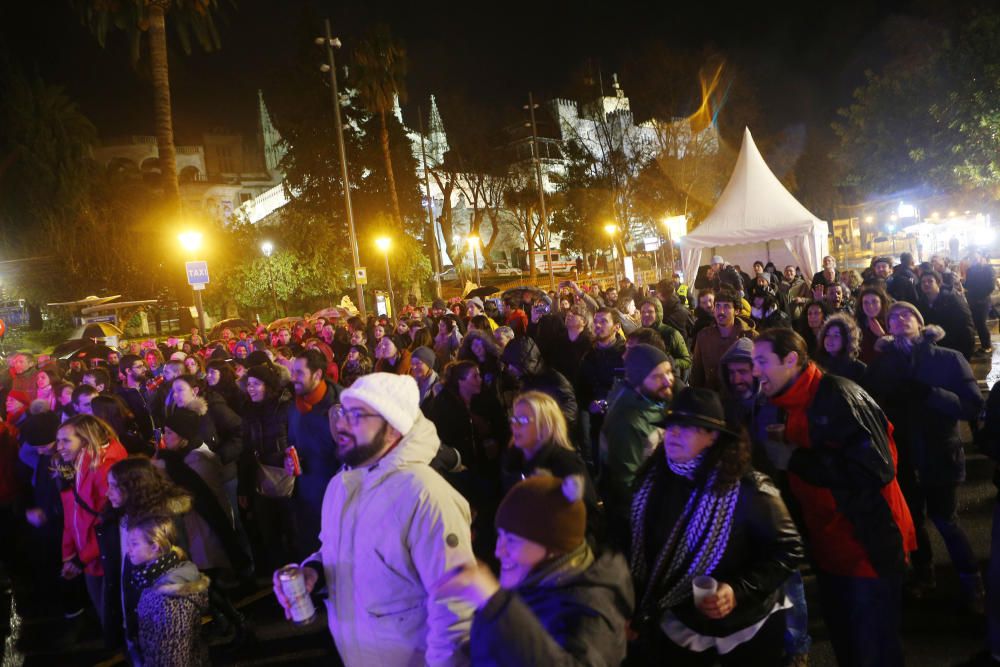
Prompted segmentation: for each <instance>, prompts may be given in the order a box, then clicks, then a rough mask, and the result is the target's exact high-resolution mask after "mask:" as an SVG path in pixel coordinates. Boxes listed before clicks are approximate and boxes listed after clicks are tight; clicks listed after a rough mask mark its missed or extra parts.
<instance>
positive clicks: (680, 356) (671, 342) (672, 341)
mask: <svg viewBox="0 0 1000 667" xmlns="http://www.w3.org/2000/svg"><path fill="white" fill-rule="evenodd" d="M647 303H651V304H653V307H654V308H656V319H655V320H653V324H652V326H650V327H649V328H650V329H655V330H656V332H657V333H658V334H660V338H662V339H663V346H664V347H665V348H666V350H667V354H669V355H670V358H671V359H673V360H674V371H675V372H676V371H678V370H682V371H683V370H687V369H688V368H691V352H690V351H689V350H688V347H687V343H686V342H684V334H683V333H681V332H680V331H679V330H678V329H677V328H676V327H673V326H671V325H669V324H667V323H666V322H664V321H663V304H662V303H660V300H659V299H657V298H649V299H644V300H643V302H642V303H641V304H639V307H640V308H641V307H642V306H644V305H646V304H647Z"/></svg>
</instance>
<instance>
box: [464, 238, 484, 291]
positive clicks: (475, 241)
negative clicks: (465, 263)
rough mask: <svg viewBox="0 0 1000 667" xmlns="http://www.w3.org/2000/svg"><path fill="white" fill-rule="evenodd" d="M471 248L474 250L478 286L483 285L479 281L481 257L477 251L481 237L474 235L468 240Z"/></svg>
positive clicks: (473, 259) (473, 263) (473, 260)
mask: <svg viewBox="0 0 1000 667" xmlns="http://www.w3.org/2000/svg"><path fill="white" fill-rule="evenodd" d="M468 241H469V247H470V248H472V265H473V266H474V267H476V284H477V285H482V284H483V283H482V281H480V279H479V255H478V253H477V250H478V249H479V237H478V236H476V235H475V234H473V235H472V236H470V237H469V238H468Z"/></svg>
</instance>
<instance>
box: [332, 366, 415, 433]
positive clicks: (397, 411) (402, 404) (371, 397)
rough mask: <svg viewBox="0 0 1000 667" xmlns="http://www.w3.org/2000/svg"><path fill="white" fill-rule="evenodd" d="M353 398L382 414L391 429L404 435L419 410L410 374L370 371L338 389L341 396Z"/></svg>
mask: <svg viewBox="0 0 1000 667" xmlns="http://www.w3.org/2000/svg"><path fill="white" fill-rule="evenodd" d="M345 398H353V399H354V400H357V401H361V402H363V403H364V404H366V405H368V406H369V407H371V409H372V410H374V411H375V412H377V413H379V414H380V415H382V418H383V419H385V420H386V421H387V422H389V425H390V426H392V427H393V428H394V429H396V430H397V431H399V432H400V433H402V434H403V435H406V434H407V433H409V432H410V429H411V428H413V422H415V421H416V420H417V415H418V414H420V390H419V389H417V381H416V380H414V379H413V378H412V377H410V376H409V375H396V374H394V373H370V374H368V375H362V376H361V377H359V378H358V379H357V380H355V381H354V384H352V385H351V386H350V387H348V388H347V389H345V390H344V391H342V392H340V399H341V400H343V399H345Z"/></svg>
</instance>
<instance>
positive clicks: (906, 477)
mask: <svg viewBox="0 0 1000 667" xmlns="http://www.w3.org/2000/svg"><path fill="white" fill-rule="evenodd" d="M899 483H900V486H901V489H902V491H903V497H904V498H905V499H906V504H907V505H908V506H909V508H910V515H911V516H912V517H913V527H914V528H915V529H916V531H917V550H916V551H915V552H913V554H912V555H911V558H912V562H913V569H914V570H916V572H917V573H918V574H927V573H928V571H929V570H930V569H931V568H933V567H934V554H933V553H932V551H931V537H930V534H929V533H928V532H927V519H928V517H930V520H931V521H932V522H934V527H935V528H937V530H938V532H939V533H941V538H942V539H943V540H944V544H945V546H946V547H947V548H948V554H949V555H950V556H951V562H952V563H954V564H955V569H956V570H958V573H959V574H976V573H977V572H979V566H978V565H977V563H976V556H975V554H973V553H972V545H970V544H969V537H968V536H967V535H966V534H965V530H963V529H962V525H961V524H960V523H959V522H958V484H957V483H956V484H948V483H945V484H923V483H920V482H918V481H917V479H916V475H914V474H913V471H912V469H911V468H910V467H909V466H907V465H905V464H904V465H900V466H899Z"/></svg>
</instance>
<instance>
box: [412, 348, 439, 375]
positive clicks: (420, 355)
mask: <svg viewBox="0 0 1000 667" xmlns="http://www.w3.org/2000/svg"><path fill="white" fill-rule="evenodd" d="M410 357H411V358H412V359H419V360H420V361H422V362H424V366H427V367H428V368H430V369H431V370H434V365H435V363H436V362H437V355H436V354H434V350H432V349H431V348H429V347H427V346H426V345H421V346H420V347H418V348H417V349H415V350H414V351H413V352H412V353H411V354H410Z"/></svg>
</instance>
